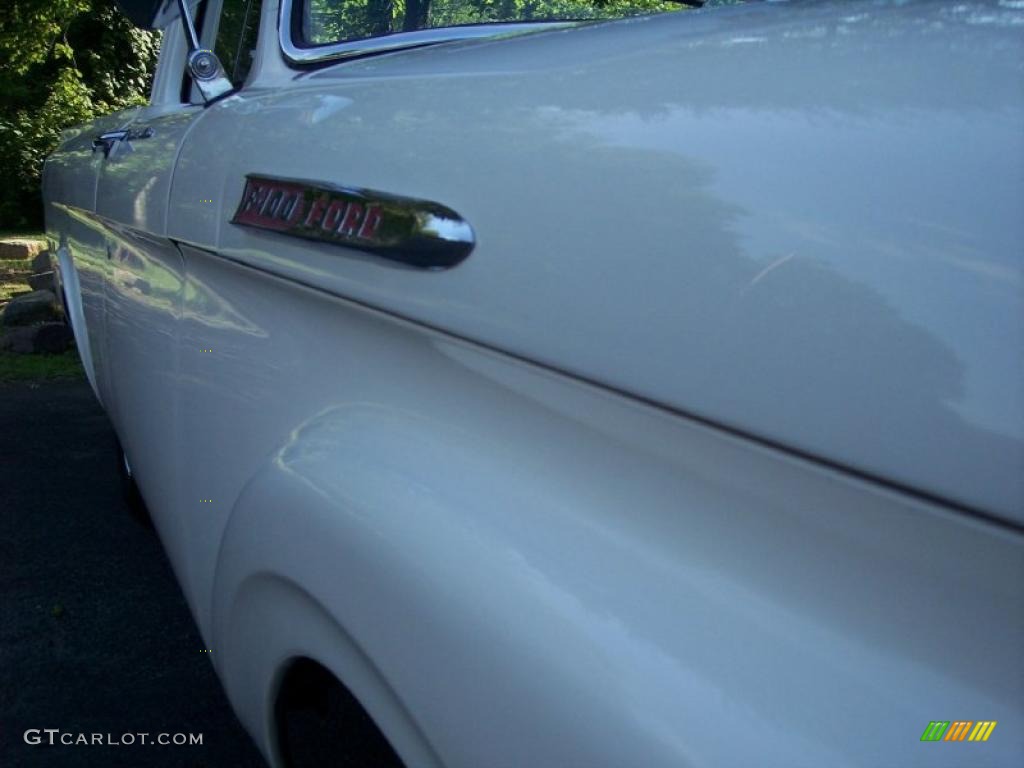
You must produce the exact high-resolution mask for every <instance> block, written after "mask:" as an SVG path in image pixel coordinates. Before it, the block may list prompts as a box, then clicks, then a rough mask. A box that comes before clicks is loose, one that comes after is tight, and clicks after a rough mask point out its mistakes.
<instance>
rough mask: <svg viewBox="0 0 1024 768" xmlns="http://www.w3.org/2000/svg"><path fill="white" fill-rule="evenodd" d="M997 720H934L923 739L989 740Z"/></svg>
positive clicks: (922, 735) (925, 731) (922, 736)
mask: <svg viewBox="0 0 1024 768" xmlns="http://www.w3.org/2000/svg"><path fill="white" fill-rule="evenodd" d="M996 722H997V721H995V720H978V721H977V722H975V721H974V720H953V721H952V722H951V721H949V720H932V721H931V722H930V723H928V727H927V728H925V729H924V733H923V734H921V741H964V740H966V741H988V737H989V736H991V735H992V731H994V730H995V727H996Z"/></svg>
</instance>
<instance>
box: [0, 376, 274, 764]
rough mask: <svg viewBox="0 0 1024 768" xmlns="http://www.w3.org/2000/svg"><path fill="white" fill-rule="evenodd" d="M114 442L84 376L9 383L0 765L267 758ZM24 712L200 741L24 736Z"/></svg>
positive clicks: (0, 426)
mask: <svg viewBox="0 0 1024 768" xmlns="http://www.w3.org/2000/svg"><path fill="white" fill-rule="evenodd" d="M114 445H115V443H114V436H113V432H112V431H111V429H110V426H109V424H108V423H107V420H106V417H105V416H104V414H103V412H102V411H101V410H100V408H99V406H98V405H97V403H96V401H95V399H94V398H93V395H92V392H91V391H90V390H89V388H88V385H87V384H86V383H85V382H84V381H82V382H63V383H49V384H40V385H38V386H37V387H35V388H33V387H32V386H31V385H26V384H18V385H0V766H2V767H3V768H14V767H15V766H19V767H20V766H37V765H38V766H42V765H46V766H54V767H55V768H61V767H62V766H104V768H108V767H113V766H131V767H132V768H136V767H137V766H153V767H154V768H155V767H158V766H186V767H192V768H198V767H199V766H206V767H208V768H216V767H218V766H225V768H228V767H230V768H247V767H248V766H264V763H263V761H262V759H261V757H260V756H259V753H258V752H257V751H256V748H255V747H254V746H253V744H252V742H251V740H250V739H249V737H248V735H247V734H246V733H245V732H244V731H243V730H242V728H241V726H240V725H239V724H238V721H237V720H236V719H235V716H234V714H233V713H232V711H231V709H230V707H229V706H228V703H227V700H226V698H225V696H224V694H223V692H222V691H221V688H220V685H219V683H218V682H217V678H216V676H215V674H214V672H213V668H212V667H211V665H210V661H209V659H208V657H206V656H205V655H204V654H202V653H201V652H200V647H201V645H200V640H199V635H198V633H197V632H196V628H195V625H194V624H193V622H192V618H191V615H190V613H189V611H188V608H187V607H186V605H185V601H184V598H183V597H182V595H181V592H180V591H179V589H178V586H177V583H176V581H175V580H174V576H173V574H172V572H171V569H170V566H169V564H168V562H167V559H166V557H165V556H164V553H163V550H162V548H161V546H160V543H159V542H158V540H157V539H156V537H155V535H154V534H153V533H152V532H151V531H150V530H148V529H146V528H145V527H144V526H143V525H142V524H141V523H139V522H138V521H137V520H135V519H134V518H133V517H132V516H131V515H130V513H129V512H128V509H127V508H126V506H125V504H124V502H123V501H122V499H121V492H120V485H119V479H118V475H117V471H116V465H115V464H114V460H113V456H114V452H115V447H114ZM30 728H38V729H43V728H59V729H61V730H62V731H68V732H72V733H74V734H77V733H80V732H81V733H86V734H91V733H103V734H106V733H110V734H111V735H112V737H113V738H115V739H119V738H120V736H121V734H124V733H143V732H146V733H149V734H150V738H155V737H156V734H158V733H162V732H163V733H172V734H173V733H181V732H183V733H201V734H202V736H203V744H202V746H139V745H134V746H105V747H101V746H54V747H46V746H28V745H26V744H25V743H24V740H23V734H24V732H25V731H26V730H27V729H30ZM42 736H43V737H44V738H45V737H46V735H45V734H42Z"/></svg>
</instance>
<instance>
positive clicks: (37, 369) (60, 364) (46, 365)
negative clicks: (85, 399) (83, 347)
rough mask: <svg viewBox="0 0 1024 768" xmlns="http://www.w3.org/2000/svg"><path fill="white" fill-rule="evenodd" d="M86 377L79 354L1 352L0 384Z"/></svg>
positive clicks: (71, 350)
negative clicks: (16, 353)
mask: <svg viewBox="0 0 1024 768" xmlns="http://www.w3.org/2000/svg"><path fill="white" fill-rule="evenodd" d="M84 375H85V372H84V371H83V370H82V363H81V362H80V361H79V360H78V352H76V351H75V350H73V349H70V350H68V351H67V352H64V353H62V354H59V355H15V354H11V353H10V352H0V383H3V384H7V383H9V382H13V381H61V380H64V381H67V380H69V379H80V378H82V377H83V376H84Z"/></svg>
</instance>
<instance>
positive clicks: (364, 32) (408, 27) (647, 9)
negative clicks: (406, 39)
mask: <svg viewBox="0 0 1024 768" xmlns="http://www.w3.org/2000/svg"><path fill="white" fill-rule="evenodd" d="M686 7H687V6H686V5H685V4H680V3H679V2H666V1H665V0H306V2H305V3H304V5H303V14H302V24H301V29H302V44H303V45H305V46H321V45H332V44H335V43H342V42H350V41H353V40H365V39H366V38H368V37H378V36H381V35H389V34H392V33H395V32H414V31H416V30H421V29H432V28H436V27H452V26H459V25H465V24H488V23H496V22H532V21H564V20H581V19H616V18H621V17H624V16H638V15H643V14H652V13H663V12H666V11H678V10H680V9H681V8H686Z"/></svg>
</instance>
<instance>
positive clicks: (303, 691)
mask: <svg viewBox="0 0 1024 768" xmlns="http://www.w3.org/2000/svg"><path fill="white" fill-rule="evenodd" d="M276 717H277V728H278V736H279V739H280V742H279V743H280V748H281V756H282V757H283V758H284V764H285V765H286V766H288V768H326V767H327V766H330V767H331V768H404V766H403V764H402V761H401V759H400V758H399V757H398V755H397V754H395V751H394V749H393V748H392V747H391V745H390V744H389V743H388V740H387V739H386V738H384V734H382V733H381V732H380V729H379V728H378V727H377V724H376V723H374V722H373V720H372V719H371V718H370V716H369V714H367V712H366V710H364V709H363V707H362V705H361V704H360V703H359V701H358V700H357V699H356V697H355V696H353V695H352V693H351V692H350V691H349V690H348V688H346V687H345V686H344V685H342V684H341V683H340V682H338V680H337V679H336V678H335V677H334V676H333V675H331V673H330V672H328V671H327V670H326V669H324V668H323V667H322V666H320V665H319V664H317V663H316V662H313V661H309V660H308V659H302V660H300V661H297V662H295V663H294V664H292V666H291V667H290V668H289V669H288V672H287V673H286V675H285V680H284V682H283V683H282V685H281V692H280V694H279V695H278V697H277V710H276Z"/></svg>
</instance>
